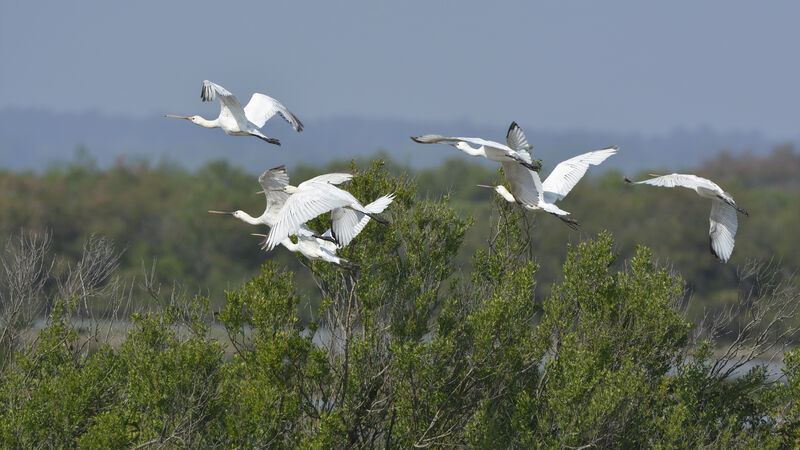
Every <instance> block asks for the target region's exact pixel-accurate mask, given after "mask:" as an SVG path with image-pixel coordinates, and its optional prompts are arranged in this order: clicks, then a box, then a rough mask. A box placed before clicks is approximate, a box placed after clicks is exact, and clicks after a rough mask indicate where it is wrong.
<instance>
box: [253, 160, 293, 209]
mask: <svg viewBox="0 0 800 450" xmlns="http://www.w3.org/2000/svg"><path fill="white" fill-rule="evenodd" d="M258 182H259V184H261V187H262V188H264V196H265V197H266V198H267V208H266V209H265V211H264V212H266V213H268V217H269V218H270V219H273V220H275V219H277V216H278V213H279V212H280V210H281V208H283V204H284V203H285V202H286V199H288V198H289V194H287V193H286V192H283V191H280V190H279V189H283V188H284V187H285V186H286V185H288V184H289V174H288V173H286V166H279V167H275V168H272V169H269V170H266V171H264V173H262V174H261V176H260V177H258Z"/></svg>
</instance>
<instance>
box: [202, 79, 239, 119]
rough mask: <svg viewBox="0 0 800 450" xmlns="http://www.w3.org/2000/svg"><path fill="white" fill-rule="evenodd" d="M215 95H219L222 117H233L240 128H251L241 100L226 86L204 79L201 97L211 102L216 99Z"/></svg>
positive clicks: (220, 114)
mask: <svg viewBox="0 0 800 450" xmlns="http://www.w3.org/2000/svg"><path fill="white" fill-rule="evenodd" d="M214 97H219V105H220V110H219V116H220V118H224V117H231V118H232V119H233V120H235V121H236V124H237V125H238V126H239V129H240V130H247V129H248V128H249V127H248V126H247V117H246V116H245V114H244V109H243V108H242V105H241V104H240V103H239V100H237V99H236V97H235V96H234V95H233V94H231V93H230V92H228V90H227V89H225V88H224V87H222V86H220V85H218V84H216V83H212V82H211V81H208V80H205V81H203V88H202V90H201V91H200V98H201V99H202V100H203V101H204V102H210V101H213V100H214Z"/></svg>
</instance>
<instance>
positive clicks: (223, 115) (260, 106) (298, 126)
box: [167, 80, 303, 145]
mask: <svg viewBox="0 0 800 450" xmlns="http://www.w3.org/2000/svg"><path fill="white" fill-rule="evenodd" d="M200 97H201V99H202V100H203V101H204V102H210V101H213V100H214V98H215V97H219V103H220V112H219V116H218V117H217V118H216V119H213V120H208V119H205V118H203V117H200V116H191V117H187V116H177V115H174V114H167V117H177V118H179V119H186V120H189V121H190V122H192V123H194V124H196V125H200V126H201V127H204V128H221V129H222V131H224V132H225V134H227V135H229V136H255V137H257V138H259V139H262V140H264V141H267V142H269V143H270V144H275V145H281V144H280V141H279V140H277V139H275V138H270V137H267V136H265V135H264V134H263V133H261V131H260V128H261V127H263V126H264V124H265V123H266V122H267V121H268V120H269V119H270V118H272V117H273V116H274V115H275V114H276V113H277V114H280V115H281V117H283V118H284V119H286V121H287V122H289V124H291V125H292V127H293V128H294V129H295V131H298V132H299V131H302V130H303V124H302V123H301V122H300V120H298V119H297V117H295V115H294V114H292V112H291V111H289V110H288V109H287V108H286V107H285V106H283V104H282V103H281V102H279V101H277V100H275V99H274V98H272V97H269V96H267V95H264V94H259V93H257V92H256V93H255V94H253V96H252V97H250V101H249V102H248V103H247V105H246V106H245V107H244V108H242V105H241V103H239V100H237V99H236V97H235V96H234V95H233V94H231V93H230V92H228V90H227V89H225V88H224V87H222V86H220V85H218V84H216V83H212V82H211V81H208V80H205V81H203V89H202V91H201V94H200Z"/></svg>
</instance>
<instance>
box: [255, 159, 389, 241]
mask: <svg viewBox="0 0 800 450" xmlns="http://www.w3.org/2000/svg"><path fill="white" fill-rule="evenodd" d="M352 177H353V175H352V174H349V173H330V174H325V175H320V176H317V177H314V178H311V179H310V180H306V181H304V182H302V183H300V184H299V185H298V186H297V187H295V186H291V185H286V186H284V187H283V188H282V192H285V193H287V194H289V198H288V199H287V200H286V202H285V203H284V206H283V208H281V211H280V213H279V214H278V217H277V220H276V222H275V224H274V225H273V226H272V229H271V230H270V232H269V235H268V236H267V239H266V241H265V242H264V248H265V249H267V250H271V249H273V248H275V246H276V245H277V244H278V243H280V242H281V241H282V240H283V239H284V238H286V237H287V236H289V235H291V234H294V233H296V230H297V229H298V228H299V227H300V226H301V225H302V224H304V223H305V222H307V221H309V220H311V219H313V218H314V217H317V216H319V215H321V214H324V213H326V212H328V211H333V215H332V226H331V229H332V236H333V238H334V239H335V240H336V242H337V243H338V245H339V246H344V245H347V244H348V243H349V242H350V241H351V240H352V239H353V238H354V237H355V236H356V235H357V234H358V233H359V232H361V230H362V229H363V228H364V226H366V224H367V222H368V221H369V219H370V218H373V219H375V220H377V221H379V222H381V223H387V222H386V221H385V220H384V219H382V218H380V217H378V216H377V215H376V214H379V213H381V212H383V210H384V209H386V207H387V206H388V205H389V204H390V203H391V202H392V200H393V198H394V197H393V195H386V196H383V197H381V198H379V199H378V200H376V201H374V202H372V203H370V204H369V205H367V206H364V205H362V204H361V202H359V201H358V200H357V199H356V198H355V197H354V196H353V195H352V194H350V193H349V192H347V191H345V190H343V189H339V188H338V187H336V186H335V185H337V184H341V183H343V182H345V181H348V180H350V179H351V178H352Z"/></svg>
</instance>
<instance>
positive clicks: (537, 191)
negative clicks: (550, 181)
mask: <svg viewBox="0 0 800 450" xmlns="http://www.w3.org/2000/svg"><path fill="white" fill-rule="evenodd" d="M501 164H502V165H503V172H504V173H505V175H506V180H508V185H509V187H510V188H511V193H512V194H514V198H516V199H517V201H518V202H519V203H523V204H527V205H531V206H539V204H540V203H541V202H542V192H543V191H544V189H543V188H542V180H541V179H540V178H539V174H538V173H536V172H534V171H532V170H530V169H528V168H527V167H525V166H522V165H520V164H516V163H513V162H504V163H501Z"/></svg>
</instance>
